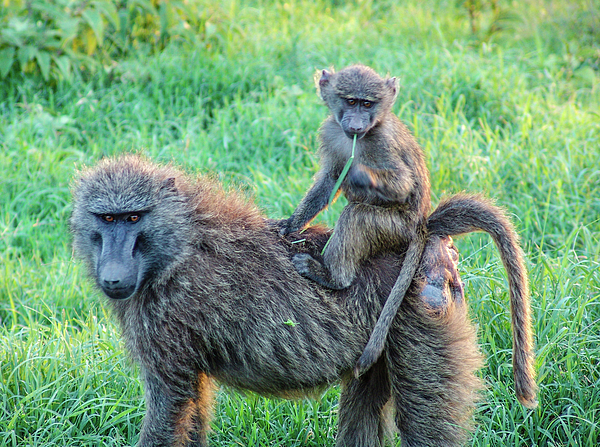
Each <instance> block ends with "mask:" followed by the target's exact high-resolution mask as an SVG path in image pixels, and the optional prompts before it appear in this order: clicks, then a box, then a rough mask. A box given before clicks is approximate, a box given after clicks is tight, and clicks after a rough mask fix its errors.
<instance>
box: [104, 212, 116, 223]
mask: <svg viewBox="0 0 600 447" xmlns="http://www.w3.org/2000/svg"><path fill="white" fill-rule="evenodd" d="M102 220H103V221H104V222H108V223H112V222H114V221H115V216H113V215H112V214H105V215H104V216H102Z"/></svg>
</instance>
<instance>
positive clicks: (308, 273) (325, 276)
mask: <svg viewBox="0 0 600 447" xmlns="http://www.w3.org/2000/svg"><path fill="white" fill-rule="evenodd" d="M292 264H294V267H295V268H296V270H297V271H298V273H300V274H301V275H302V276H304V277H305V278H308V279H312V280H313V281H314V282H316V283H317V284H320V285H322V286H323V287H327V288H328V289H334V290H339V289H344V288H345V287H343V286H340V285H338V284H336V283H335V282H334V281H333V280H332V278H331V274H330V273H329V270H327V268H325V266H324V265H323V264H321V263H320V262H319V261H317V260H316V259H315V258H313V257H312V256H311V255H309V254H308V253H298V254H296V255H294V257H293V258H292Z"/></svg>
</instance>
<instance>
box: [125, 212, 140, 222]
mask: <svg viewBox="0 0 600 447" xmlns="http://www.w3.org/2000/svg"><path fill="white" fill-rule="evenodd" d="M139 220H140V215H139V214H131V215H130V216H129V217H128V218H127V222H132V223H136V222H139Z"/></svg>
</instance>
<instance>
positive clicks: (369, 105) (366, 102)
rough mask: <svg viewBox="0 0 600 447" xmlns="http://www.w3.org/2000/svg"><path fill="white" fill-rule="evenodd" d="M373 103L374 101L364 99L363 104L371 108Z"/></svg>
mask: <svg viewBox="0 0 600 447" xmlns="http://www.w3.org/2000/svg"><path fill="white" fill-rule="evenodd" d="M372 105H373V103H372V102H371V101H363V106H365V108H367V109H370V108H371V106H372Z"/></svg>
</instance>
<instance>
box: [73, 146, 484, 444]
mask: <svg viewBox="0 0 600 447" xmlns="http://www.w3.org/2000/svg"><path fill="white" fill-rule="evenodd" d="M73 199H74V202H73V214H72V217H71V229H72V234H73V244H74V249H75V253H76V254H77V256H78V257H80V258H81V259H83V261H84V262H85V264H86V265H87V267H88V269H89V273H90V275H91V276H92V277H93V278H95V280H96V282H97V284H98V285H99V287H100V288H101V289H102V290H103V291H104V293H105V294H106V295H107V296H108V297H109V298H110V299H109V300H108V302H109V304H110V307H111V308H112V310H113V311H114V314H115V316H116V318H117V320H118V321H119V323H120V326H121V330H122V333H123V337H124V340H125V344H126V347H127V350H128V351H129V353H130V354H131V356H132V358H133V359H134V360H135V361H136V362H137V363H138V364H139V365H140V369H141V373H142V376H143V380H144V384H145V397H146V406H147V413H146V416H145V418H144V422H143V426H142V430H141V434H140V440H139V444H138V445H139V446H143V447H148V446H206V445H207V431H208V427H209V421H210V413H211V404H212V393H213V390H214V385H213V381H215V380H216V381H218V382H221V383H224V384H227V385H230V386H233V387H236V388H240V389H245V390H251V391H255V392H257V393H261V394H266V395H272V396H283V397H290V396H300V395H304V394H311V392H314V391H315V390H321V389H323V388H324V387H327V386H330V385H331V384H333V383H335V382H337V381H340V380H341V384H342V392H341V397H340V407H339V430H338V435H337V441H336V442H337V445H338V446H345V447H348V446H356V447H375V446H380V445H382V442H383V436H384V432H385V421H386V420H388V416H390V414H389V413H390V412H393V413H394V414H395V416H394V419H393V420H394V421H395V423H396V424H395V425H396V426H397V428H398V430H399V432H400V436H401V438H402V445H403V446H458V445H461V444H462V442H463V441H464V440H465V438H466V437H467V436H468V428H469V425H470V423H471V413H472V410H473V406H474V402H475V400H476V397H477V396H476V395H477V390H478V389H479V388H480V387H481V382H480V379H479V378H477V377H476V375H475V371H476V370H477V369H478V368H479V367H480V362H481V359H480V354H479V353H478V350H477V346H476V339H475V333H474V330H473V327H472V325H471V324H470V322H469V320H468V318H467V316H466V305H465V303H464V299H463V296H462V289H461V287H460V279H459V277H458V274H457V272H456V265H455V261H456V256H457V254H456V252H455V250H454V248H453V247H452V244H451V240H450V239H449V238H448V237H443V236H438V235H437V234H443V228H444V225H445V224H446V223H445V220H444V219H445V216H444V214H440V215H439V216H438V217H437V218H436V217H435V213H434V216H433V222H434V223H435V224H436V227H435V228H436V230H435V233H436V235H434V236H431V237H430V238H429V239H428V242H427V247H426V250H425V252H424V256H423V263H422V264H421V267H419V270H418V271H417V275H416V277H415V281H414V282H413V284H412V286H411V287H410V288H409V291H408V293H407V294H406V297H405V299H404V301H403V303H402V306H401V308H400V310H399V311H398V313H397V315H396V316H395V319H394V322H393V324H392V327H391V329H390V333H389V336H388V342H387V343H386V349H385V351H384V355H382V356H381V357H380V358H379V359H378V361H377V362H376V364H375V365H374V366H373V367H372V368H371V369H370V370H369V371H367V372H366V373H365V374H364V375H363V376H361V377H360V378H359V379H356V378H354V377H353V374H352V369H353V366H354V364H355V363H356V360H357V359H358V358H359V356H360V355H361V352H362V349H363V347H364V345H365V343H366V342H367V340H368V338H369V335H370V334H371V331H372V329H373V326H374V325H375V322H376V320H377V316H378V315H379V313H380V311H381V308H382V306H383V303H384V302H385V301H386V298H387V297H388V295H389V293H390V290H391V288H392V286H393V284H394V282H395V279H396V278H397V276H398V271H399V266H400V263H401V261H402V256H398V255H395V254H389V255H381V256H377V257H375V258H373V259H370V260H367V261H365V263H364V264H363V265H362V266H361V268H359V269H358V271H357V279H356V281H354V283H353V284H352V285H351V286H350V287H348V288H346V289H344V290H339V291H332V290H330V289H327V288H323V287H322V286H319V285H317V284H316V283H314V282H312V281H309V280H307V279H306V278H304V277H302V276H301V275H299V274H298V272H297V271H296V269H295V268H294V266H293V264H292V262H291V257H292V256H293V255H294V254H296V253H299V252H306V253H310V254H312V255H315V256H316V255H317V253H319V251H320V250H321V249H322V247H323V245H324V244H325V241H326V240H327V237H328V232H327V231H326V230H325V229H323V228H315V227H313V228H309V229H308V230H307V231H305V232H303V233H302V234H301V235H299V234H297V233H294V234H291V235H290V236H289V237H288V238H285V239H284V238H281V237H280V236H279V235H278V234H277V231H276V230H275V229H274V226H273V225H272V224H271V223H270V222H269V221H268V220H267V219H265V217H264V216H263V215H262V214H261V213H260V212H259V211H258V209H257V208H256V207H255V206H254V205H253V204H251V203H248V202H247V201H245V200H244V199H242V198H240V197H239V196H238V195H237V194H235V193H233V192H231V191H229V192H225V191H223V190H222V189H221V188H220V187H219V185H217V184H215V183H214V182H212V181H210V180H208V179H206V178H198V179H191V178H189V177H187V176H185V175H183V174H182V173H180V172H179V171H177V170H176V169H174V168H172V167H169V166H157V165H154V164H152V163H150V162H147V161H145V160H143V159H141V158H139V157H137V156H124V157H120V158H116V159H107V160H103V161H101V162H100V163H98V165H97V166H96V167H95V168H91V169H87V170H84V171H82V172H81V173H80V174H79V177H78V179H77V180H76V181H75V183H74V186H73ZM466 213H467V214H468V213H469V210H466ZM467 217H468V218H469V219H471V224H473V223H474V225H475V226H476V224H477V220H478V217H477V216H476V215H475V216H471V215H469V216H467ZM436 219H437V220H436ZM471 224H469V225H471ZM459 226H460V225H459ZM455 230H457V231H458V230H460V231H464V230H465V227H460V228H455ZM302 239H304V242H301V241H302ZM425 286H426V287H425ZM421 291H423V295H424V296H423V297H421V295H420V294H421ZM290 320H291V321H292V322H294V323H296V324H294V325H289V324H286V322H288V321H290Z"/></svg>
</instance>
